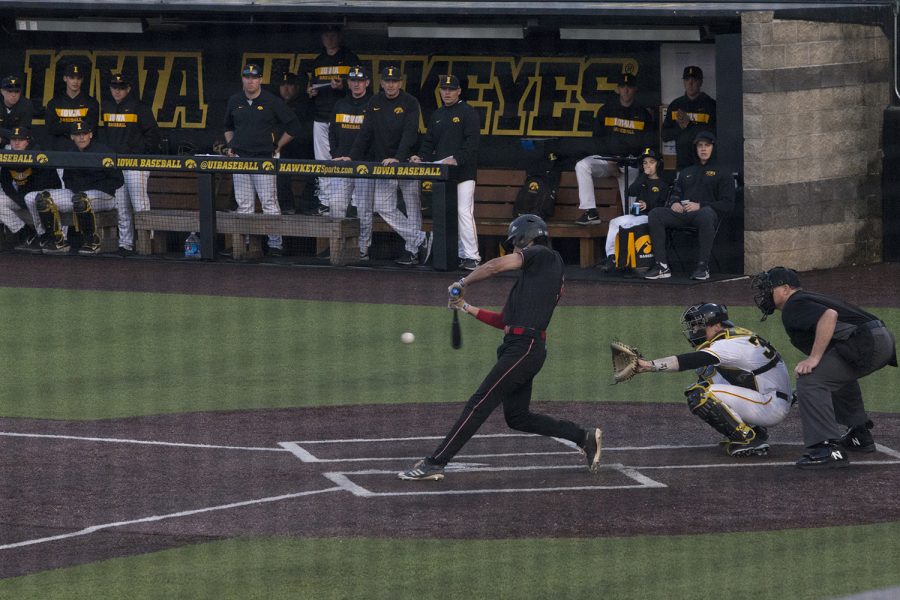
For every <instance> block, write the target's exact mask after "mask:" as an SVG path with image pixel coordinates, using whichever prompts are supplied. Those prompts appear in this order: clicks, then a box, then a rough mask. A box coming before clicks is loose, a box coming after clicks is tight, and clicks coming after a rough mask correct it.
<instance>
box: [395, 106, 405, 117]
mask: <svg viewBox="0 0 900 600" xmlns="http://www.w3.org/2000/svg"><path fill="white" fill-rule="evenodd" d="M394 114H395V115H402V114H403V107H402V106H398V107H397V108H395V109H394Z"/></svg>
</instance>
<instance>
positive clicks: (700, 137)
mask: <svg viewBox="0 0 900 600" xmlns="http://www.w3.org/2000/svg"><path fill="white" fill-rule="evenodd" d="M694 148H695V153H696V156H697V160H696V162H695V163H694V164H693V165H691V166H690V167H687V168H686V169H682V170H681V171H679V172H678V175H677V176H676V177H675V184H674V185H673V186H672V193H671V194H670V195H669V202H668V205H667V206H664V207H657V208H654V209H653V210H651V211H650V214H649V215H648V221H649V224H650V243H651V244H652V245H653V254H654V258H655V259H656V264H655V265H653V266H652V267H650V270H649V271H647V273H646V274H645V275H644V279H666V278H667V277H671V276H672V270H671V269H669V260H668V255H667V252H666V229H668V228H671V227H685V226H690V227H696V228H697V230H698V234H699V236H698V237H699V238H700V247H699V249H698V251H697V266H696V267H695V268H694V272H693V273H692V274H691V279H696V280H697V281H705V280H707V279H709V255H710V253H711V252H712V246H713V241H714V239H715V236H716V223H717V222H718V221H719V219H721V218H723V217H724V216H725V215H727V214H728V213H730V212H731V210H732V209H733V208H734V176H733V175H732V173H731V169H730V168H729V167H727V166H725V165H722V164H719V162H718V160H717V159H716V136H715V134H714V133H712V132H711V131H706V130H703V131H700V132H699V133H698V134H697V137H696V138H694Z"/></svg>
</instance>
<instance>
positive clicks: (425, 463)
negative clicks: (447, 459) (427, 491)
mask: <svg viewBox="0 0 900 600" xmlns="http://www.w3.org/2000/svg"><path fill="white" fill-rule="evenodd" d="M397 477H398V478H399V479H404V480H406V481H440V480H441V479H443V478H444V465H436V464H434V463H432V462H430V461H429V460H428V459H427V458H423V459H422V460H420V461H419V462H417V463H416V464H414V465H413V466H412V468H411V469H408V470H406V471H401V472H399V473H397Z"/></svg>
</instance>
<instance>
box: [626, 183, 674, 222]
mask: <svg viewBox="0 0 900 600" xmlns="http://www.w3.org/2000/svg"><path fill="white" fill-rule="evenodd" d="M671 188H672V183H671V181H670V180H669V178H668V175H666V174H663V175H662V176H660V177H659V178H658V179H650V178H649V177H647V176H646V175H645V174H644V173H641V174H640V175H638V178H637V179H636V180H635V181H634V183H632V184H631V185H630V186H628V197H629V198H636V199H637V200H640V201H641V202H643V203H644V204H646V205H647V206H646V208H645V209H644V210H642V211H641V214H642V215H645V214H647V213H648V212H650V211H651V210H653V209H654V208H656V207H657V206H665V205H666V201H667V200H668V199H669V190H670V189H671Z"/></svg>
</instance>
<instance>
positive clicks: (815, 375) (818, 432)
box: [797, 327, 894, 447]
mask: <svg viewBox="0 0 900 600" xmlns="http://www.w3.org/2000/svg"><path fill="white" fill-rule="evenodd" d="M872 336H873V337H874V338H875V350H874V352H873V353H872V359H871V362H870V367H868V368H866V369H865V370H864V371H862V372H860V371H859V370H858V369H855V368H853V367H852V366H851V365H849V364H847V363H846V362H845V361H844V359H843V358H841V356H840V355H839V354H838V353H837V352H836V351H835V350H834V348H832V349H830V350H828V351H827V352H825V355H824V356H822V360H821V361H820V362H819V364H818V365H816V368H815V369H813V371H812V373H810V374H809V375H800V376H799V377H798V378H797V404H798V406H799V407H800V423H801V424H802V425H803V443H804V444H805V445H806V447H811V446H814V445H816V444H820V443H822V442H825V441H827V440H836V439H838V438H840V437H841V436H842V435H844V432H845V430H844V429H842V428H841V425H843V426H844V427H856V426H857V425H862V424H863V423H865V422H866V420H867V419H868V416H867V415H866V409H865V407H864V406H863V398H862V391H861V390H860V388H859V381H858V379H859V378H861V377H864V376H866V375H868V374H869V373H873V372H875V371H877V370H878V369H880V368H882V367H884V366H885V365H887V364H888V362H889V361H890V360H891V357H892V356H893V354H894V336H893V334H891V332H890V331H889V330H888V329H887V328H885V327H879V328H877V329H873V330H872Z"/></svg>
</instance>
